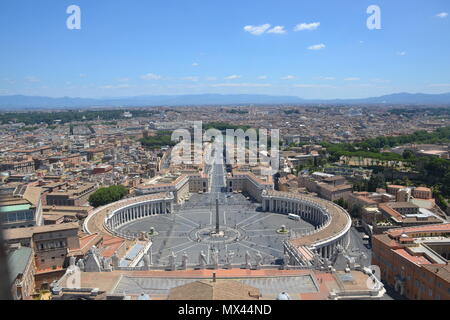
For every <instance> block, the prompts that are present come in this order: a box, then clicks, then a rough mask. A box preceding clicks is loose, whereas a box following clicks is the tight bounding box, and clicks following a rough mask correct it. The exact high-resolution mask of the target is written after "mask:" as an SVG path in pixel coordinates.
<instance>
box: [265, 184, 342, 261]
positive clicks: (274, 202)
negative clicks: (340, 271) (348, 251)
mask: <svg viewBox="0 0 450 320" xmlns="http://www.w3.org/2000/svg"><path fill="white" fill-rule="evenodd" d="M262 207H263V210H264V211H270V212H277V213H284V214H290V213H291V214H296V215H298V216H300V217H301V218H302V219H304V220H306V221H308V222H310V223H312V224H313V225H314V226H315V229H314V230H313V231H312V232H310V233H307V234H304V235H300V236H298V237H294V238H291V239H289V240H288V241H287V245H288V247H289V248H285V249H287V251H290V252H289V253H290V254H291V255H292V254H296V255H298V256H299V257H298V259H297V260H304V254H301V253H300V252H301V251H302V249H301V248H302V247H306V248H308V249H309V250H316V251H317V253H318V254H319V255H320V256H322V257H323V258H327V259H329V258H331V256H332V255H333V253H334V251H335V249H336V248H337V246H338V245H341V246H342V247H344V248H346V247H347V246H348V241H349V230H350V227H351V218H350V215H349V214H348V213H347V211H346V210H345V209H343V208H341V207H340V206H338V205H336V204H334V203H333V202H330V201H327V200H323V199H320V198H315V197H308V196H304V195H300V194H294V193H288V192H280V191H265V192H263V194H262ZM292 249H294V251H297V252H292V251H293V250H292ZM301 256H303V257H301Z"/></svg>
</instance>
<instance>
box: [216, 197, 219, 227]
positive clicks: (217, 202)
mask: <svg viewBox="0 0 450 320" xmlns="http://www.w3.org/2000/svg"><path fill="white" fill-rule="evenodd" d="M219 231H220V230H219V199H216V234H219Z"/></svg>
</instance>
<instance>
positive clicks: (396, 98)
mask: <svg viewBox="0 0 450 320" xmlns="http://www.w3.org/2000/svg"><path fill="white" fill-rule="evenodd" d="M310 103H320V104H436V105H442V104H449V105H450V93H444V94H423V93H415V94H413V93H395V94H390V95H384V96H380V97H371V98H365V99H333V100H314V99H312V100H307V99H302V98H300V97H295V96H271V95H257V94H234V95H223V94H198V95H177V96H175V95H173V96H172V95H160V96H136V97H123V98H110V99H88V98H71V97H62V98H51V97H41V96H24V95H11V96H0V109H1V110H23V109H42V108H47V109H53V108H58V109H59V108H60V109H64V108H87V107H141V106H185V105H232V104H310Z"/></svg>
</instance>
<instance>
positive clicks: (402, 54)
mask: <svg viewBox="0 0 450 320" xmlns="http://www.w3.org/2000/svg"><path fill="white" fill-rule="evenodd" d="M397 55H399V56H406V51H400V52H397Z"/></svg>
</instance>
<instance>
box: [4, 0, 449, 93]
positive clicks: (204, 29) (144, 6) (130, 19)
mask: <svg viewBox="0 0 450 320" xmlns="http://www.w3.org/2000/svg"><path fill="white" fill-rule="evenodd" d="M71 5H76V6H78V7H79V8H80V12H81V15H80V27H81V29H69V28H68V27H67V20H68V19H69V18H70V16H71V14H68V13H67V12H66V10H67V8H68V7H69V6H71ZM371 5H376V6H378V7H379V8H380V21H381V29H369V28H368V27H367V20H368V18H369V17H370V16H371V14H368V13H367V9H368V7H369V6H371ZM0 12H1V18H0V39H1V40H0V41H1V45H2V49H1V50H0V95H13V94H23V95H38V96H50V97H62V96H70V97H90V98H104V97H127V96H138V95H179V94H203V93H221V94H268V95H289V96H299V97H302V98H306V99H333V98H363V97H372V96H380V95H384V94H390V93H395V92H411V93H416V92H422V93H444V92H450V58H449V57H450V41H449V39H450V37H449V34H450V17H449V16H448V14H449V13H450V1H448V0H427V1H425V0H395V1H392V0H370V1H366V0H339V1H335V0H314V1H310V0H309V1H304V0H293V1H291V0H278V1H275V0H227V1H217V0H94V1H93V0H70V1H66V0H39V1H36V0H2V1H1V3H0ZM70 21H71V22H73V20H70Z"/></svg>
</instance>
